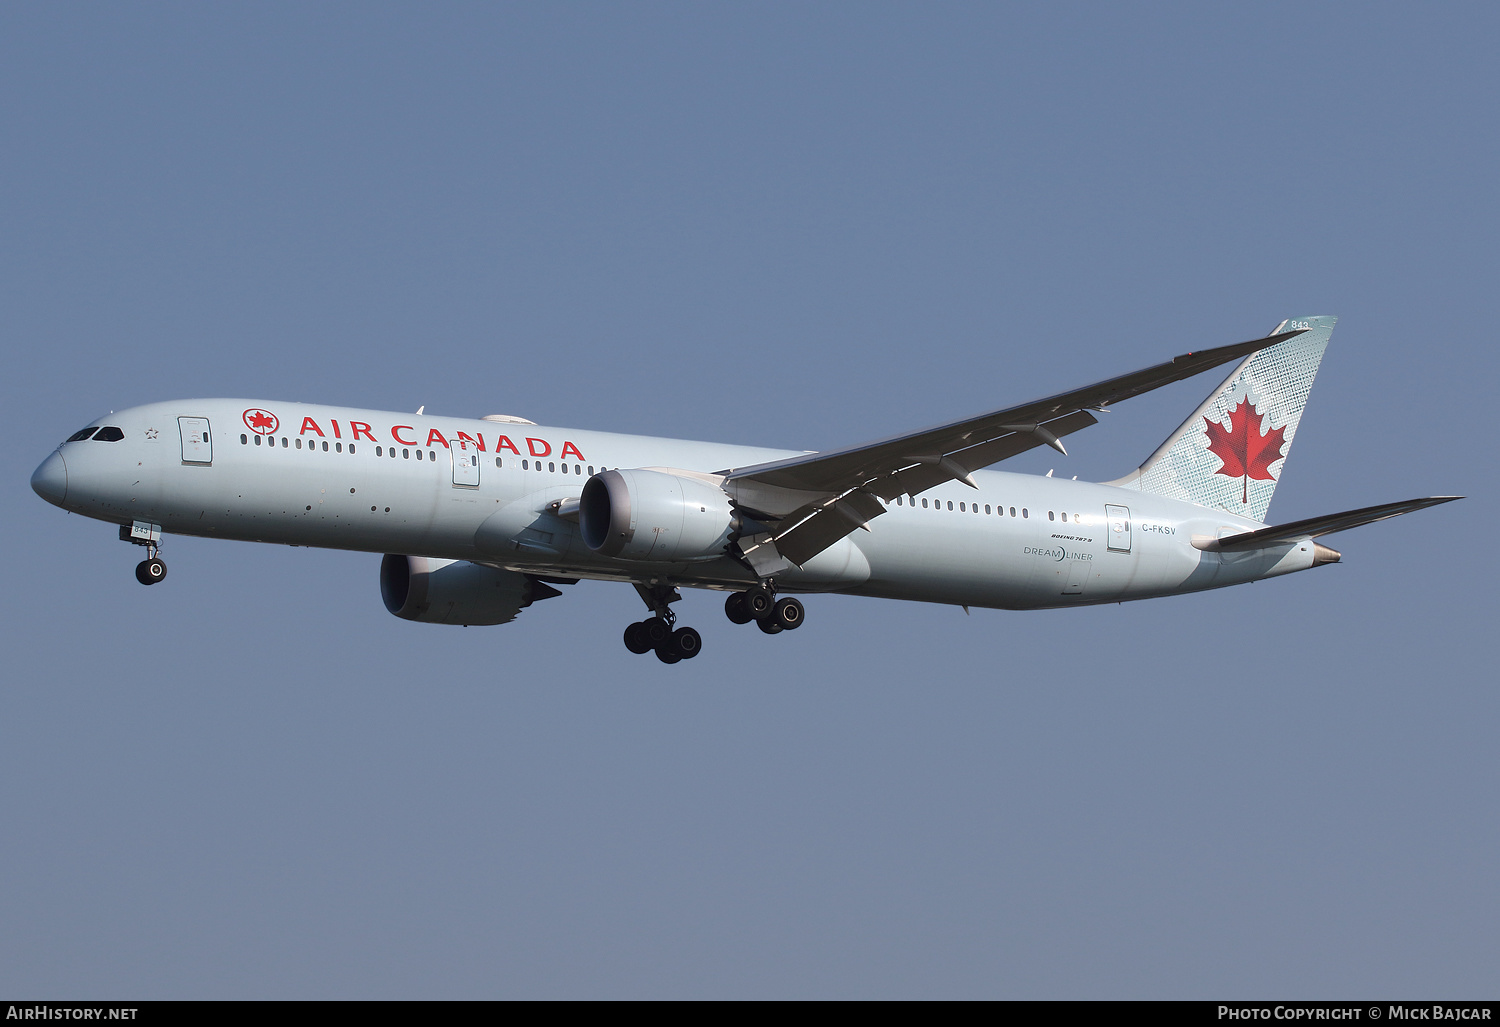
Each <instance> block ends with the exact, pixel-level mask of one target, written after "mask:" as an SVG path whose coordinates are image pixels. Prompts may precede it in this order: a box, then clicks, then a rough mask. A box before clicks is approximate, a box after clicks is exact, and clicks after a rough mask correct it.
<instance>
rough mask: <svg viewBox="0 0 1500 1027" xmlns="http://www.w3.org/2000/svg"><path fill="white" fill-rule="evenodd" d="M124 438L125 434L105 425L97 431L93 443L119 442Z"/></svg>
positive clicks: (109, 425) (112, 426)
mask: <svg viewBox="0 0 1500 1027" xmlns="http://www.w3.org/2000/svg"><path fill="white" fill-rule="evenodd" d="M124 437H125V433H124V432H122V431H121V430H120V429H118V428H116V427H115V426H114V425H112V424H106V425H105V426H104V427H103V428H100V429H99V434H98V435H95V436H94V441H95V442H119V441H120V440H121V439H123V438H124Z"/></svg>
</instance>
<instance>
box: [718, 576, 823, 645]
mask: <svg viewBox="0 0 1500 1027" xmlns="http://www.w3.org/2000/svg"><path fill="white" fill-rule="evenodd" d="M724 615H725V616H726V617H728V618H729V619H730V620H731V621H733V622H734V623H736V624H749V623H750V622H751V621H755V623H756V626H757V627H759V628H760V630H762V631H764V632H765V633H766V634H768V635H776V634H780V633H781V632H783V631H791V630H793V629H794V628H800V627H801V626H802V621H803V620H804V619H805V617H806V613H805V611H804V610H803V609H802V603H801V602H799V601H798V600H796V599H793V598H792V597H791V596H786V597H784V598H782V599H777V598H776V592H775V590H774V589H773V588H772V587H771V586H770V585H769V584H765V585H752V586H751V587H750V588H747V589H745V591H743V592H734V593H732V594H731V595H730V596H729V598H728V599H725V600H724Z"/></svg>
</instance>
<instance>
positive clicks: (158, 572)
mask: <svg viewBox="0 0 1500 1027" xmlns="http://www.w3.org/2000/svg"><path fill="white" fill-rule="evenodd" d="M120 541H121V542H129V543H132V544H133V545H137V546H145V547H146V559H144V560H142V561H141V562H140V563H138V564H136V565H135V580H136V581H139V582H140V583H141V584H142V585H154V584H156V583H157V582H158V581H160V580H161V579H163V578H165V577H166V576H167V565H166V564H165V563H163V562H162V558H161V525H159V524H148V523H147V522H145V521H136V522H135V523H133V524H122V525H120Z"/></svg>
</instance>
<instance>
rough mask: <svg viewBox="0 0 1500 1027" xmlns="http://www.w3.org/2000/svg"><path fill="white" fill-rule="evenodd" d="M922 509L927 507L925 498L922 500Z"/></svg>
mask: <svg viewBox="0 0 1500 1027" xmlns="http://www.w3.org/2000/svg"><path fill="white" fill-rule="evenodd" d="M922 509H923V510H925V509H927V500H925V499H924V500H922Z"/></svg>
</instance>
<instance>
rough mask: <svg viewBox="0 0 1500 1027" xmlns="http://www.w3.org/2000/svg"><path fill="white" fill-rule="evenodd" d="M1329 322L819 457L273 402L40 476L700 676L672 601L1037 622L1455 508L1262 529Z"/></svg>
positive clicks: (143, 576)
mask: <svg viewBox="0 0 1500 1027" xmlns="http://www.w3.org/2000/svg"><path fill="white" fill-rule="evenodd" d="M1334 321H1335V318H1332V317H1308V318H1300V319H1296V320H1290V321H1284V322H1282V323H1281V324H1280V325H1278V326H1277V328H1276V330H1275V331H1274V332H1272V333H1271V334H1270V335H1268V336H1266V337H1265V338H1263V339H1255V340H1253V341H1250V342H1243V343H1239V344H1237V345H1233V346H1221V347H1218V348H1215V349H1207V350H1202V351H1199V352H1195V353H1187V354H1184V355H1183V356H1179V357H1176V358H1174V359H1172V360H1170V361H1167V362H1166V363H1163V364H1157V365H1156V366H1154V367H1148V368H1146V369H1145V370H1142V371H1136V372H1134V373H1132V374H1126V375H1121V376H1119V377H1117V378H1111V379H1109V380H1107V381H1103V382H1099V383H1097V384H1095V385H1089V386H1085V387H1084V388H1081V389H1076V390H1074V391H1072V392H1065V393H1062V394H1060V395H1056V396H1049V397H1047V398H1046V399H1041V400H1037V401H1035V402H1031V403H1022V404H1020V405H1018V406H1012V407H1006V408H1004V409H1001V410H994V411H991V412H989V413H984V414H980V415H978V416H977V417H969V418H965V419H963V420H960V421H953V422H950V423H948V424H941V425H937V426H936V427H932V428H924V429H922V430H920V431H914V432H910V433H907V434H904V435H897V436H894V437H891V438H886V439H881V440H878V441H875V442H870V443H867V444H864V445H860V446H853V447H850V448H847V449H838V450H832V451H829V452H795V453H793V452H786V451H783V450H773V449H765V448H761V447H755V446H730V445H721V444H718V443H709V442H690V441H682V440H677V439H659V438H647V437H642V436H636V435H616V434H611V433H607V432H597V431H583V430H579V429H573V428H553V427H542V426H540V425H537V424H535V423H533V422H531V421H528V420H525V419H523V418H520V417H512V416H504V415H494V414H492V415H490V416H488V417H483V418H479V419H476V420H468V419H463V418H453V417H431V416H425V415H424V414H423V412H422V411H421V410H419V411H417V414H416V415H414V416H413V415H407V414H399V413H389V412H384V411H378V410H356V409H350V408H345V407H330V406H316V405H309V404H303V403H282V402H275V401H270V400H259V399H256V400H240V399H190V400H179V401H173V402H168V403H153V404H149V405H147V406H138V407H133V408H131V409H129V410H122V411H120V412H118V413H113V414H110V415H109V416H107V417H104V418H100V419H99V420H97V421H95V422H94V423H93V424H91V425H89V426H88V427H87V428H84V429H82V430H81V431H79V432H77V433H75V434H74V435H72V436H70V437H69V438H68V439H67V440H66V441H65V442H63V443H62V445H61V446H59V447H58V449H57V450H56V452H54V453H53V454H52V455H51V456H49V457H47V459H46V460H44V461H43V462H42V465H41V466H40V467H38V468H37V469H36V472H35V473H34V474H33V475H32V477H31V486H32V488H33V489H35V490H36V492H37V494H38V495H40V496H41V497H42V498H43V499H46V500H47V501H48V502H50V503H54V504H56V505H57V506H60V507H62V508H63V509H65V510H71V511H73V512H75V513H80V514H83V515H85V516H87V517H93V518H96V519H98V520H101V521H108V522H110V523H111V524H116V525H118V526H119V532H120V538H121V539H123V540H126V541H129V542H133V543H135V544H137V545H141V546H144V547H146V550H147V552H146V559H145V560H143V561H142V562H141V563H140V565H139V566H138V567H137V568H136V577H137V578H138V579H139V580H140V581H141V583H142V584H147V585H150V584H155V583H157V582H160V581H161V580H162V579H163V578H164V577H165V576H166V573H167V568H166V564H165V563H163V562H162V559H161V555H160V548H161V541H162V536H163V535H164V534H182V535H198V536H203V537H206V538H226V539H239V540H243V541H252V542H271V543H277V544H283V545H297V546H324V547H328V548H333V549H353V550H361V551H365V552H371V553H383V554H385V556H384V558H383V559H382V561H381V564H380V591H381V595H382V597H383V598H384V601H385V605H386V608H387V609H389V610H390V611H391V612H392V613H394V614H395V615H396V616H398V617H404V618H406V619H408V620H416V621H426V622H429V623H436V624H503V623H506V622H507V621H510V620H513V619H515V617H516V615H517V614H519V613H520V612H521V610H523V609H525V608H526V607H527V606H529V605H531V604H532V603H534V602H536V601H538V600H541V599H547V598H551V597H554V596H559V595H561V594H562V593H561V591H560V590H559V588H557V587H555V586H567V585H570V584H574V583H576V582H577V581H578V580H580V579H583V578H590V579H596V580H605V581H619V582H628V583H629V584H631V585H633V586H635V588H636V590H637V591H638V592H639V593H640V596H641V598H642V599H643V600H644V601H645V604H646V606H647V607H648V608H649V609H650V611H651V615H650V616H648V617H647V618H646V619H645V620H642V621H639V622H636V623H633V624H631V625H629V626H628V627H627V628H626V629H625V645H626V647H627V648H629V649H630V651H631V652H634V653H642V654H644V653H647V652H654V653H655V654H656V655H657V657H658V658H659V659H661V660H662V661H663V662H664V663H676V662H678V661H679V660H685V659H690V658H692V657H694V656H697V655H698V653H699V651H700V649H701V647H702V640H701V638H700V636H699V634H698V632H697V631H695V630H693V629H692V628H690V627H684V626H678V624H677V622H676V617H675V615H674V612H673V610H672V608H671V604H672V603H673V602H675V601H676V600H677V599H679V598H681V595H680V592H679V591H678V590H679V589H680V588H683V587H689V588H708V589H718V590H721V591H724V592H726V593H728V594H727V597H726V600H725V603H724V610H725V613H726V614H727V615H728V616H729V619H730V620H732V621H734V622H735V623H739V624H749V623H752V622H753V623H755V624H756V625H758V626H759V628H760V630H761V631H764V632H766V633H768V634H776V633H778V632H781V631H789V630H792V629H794V628H798V627H800V626H801V625H802V622H803V618H804V610H803V606H802V603H801V601H799V600H798V599H797V598H796V596H797V595H810V594H817V593H832V592H841V593H848V594H852V595H864V596H878V597H881V598H885V599H905V600H914V601H918V602H928V603H950V604H953V605H955V606H959V605H961V606H965V607H973V606H980V607H995V608H999V609H1006V610H1030V609H1041V608H1046V607H1065V606H1084V605H1089V604H1093V603H1117V602H1122V601H1124V600H1129V599H1148V598H1151V597H1153V596H1165V595H1177V594H1179V593H1183V592H1194V591H1197V590H1200V589H1207V588H1219V587H1221V586H1224V585H1237V584H1240V583H1241V582H1246V581H1257V580H1259V579H1261V578H1269V577H1274V576H1276V575H1279V574H1288V573H1291V572H1292V571H1301V570H1307V569H1308V568H1310V567H1317V566H1320V565H1322V564H1327V563H1333V562H1336V561H1337V560H1338V559H1339V554H1338V553H1337V552H1335V551H1334V550H1332V549H1329V548H1328V547H1326V546H1324V545H1323V544H1322V543H1320V542H1318V541H1317V539H1319V538H1321V537H1322V536H1324V535H1328V534H1331V533H1333V532H1336V531H1343V530H1345V529H1348V528H1353V527H1356V526H1358V525H1361V524H1368V523H1370V522H1372V521H1378V520H1382V519H1384V518H1387V517H1394V516H1397V515H1398V514H1403V513H1409V512H1411V511H1413V510H1419V509H1422V508H1424V507H1428V506H1434V505H1436V504H1438V503H1444V502H1448V501H1449V500H1452V499H1456V498H1459V497H1456V496H1435V497H1431V498H1425V499H1411V500H1406V501H1404V502H1399V503H1389V504H1385V505H1382V506H1375V507H1367V508H1364V509H1360V510H1349V511H1345V512H1343V513H1336V514H1330V515H1328V516H1325V517H1314V518H1310V519H1307V520H1301V521H1294V522H1292V523H1289V524H1280V525H1275V526H1267V525H1266V523H1265V520H1266V511H1267V509H1268V508H1269V506H1270V504H1271V497H1272V495H1273V494H1274V493H1275V491H1276V483H1277V481H1278V480H1279V479H1280V477H1281V471H1282V468H1283V467H1284V466H1285V462H1286V458H1287V454H1288V453H1290V451H1291V448H1292V442H1293V440H1294V439H1295V437H1296V434H1297V424H1298V422H1299V421H1300V420H1301V417H1302V411H1303V408H1304V407H1305V406H1306V404H1307V397H1308V393H1309V392H1310V390H1311V389H1312V384H1313V377H1314V376H1315V375H1316V374H1317V370H1318V365H1319V363H1320V362H1321V360H1322V358H1323V352H1324V349H1325V348H1326V347H1327V345H1328V340H1329V337H1330V336H1331V335H1332V332H1333V325H1334ZM1226 364H1233V369H1232V370H1231V371H1230V374H1229V377H1228V378H1226V379H1225V380H1224V382H1223V384H1221V385H1219V386H1218V387H1217V388H1216V389H1214V390H1213V392H1212V393H1210V395H1209V397H1208V398H1207V399H1206V400H1205V401H1204V402H1203V404H1202V405H1201V406H1199V407H1198V409H1196V410H1194V411H1193V412H1192V414H1191V415H1190V416H1189V417H1188V418H1187V420H1185V421H1184V422H1183V423H1182V426H1181V427H1179V428H1178V429H1177V430H1176V431H1175V432H1173V433H1172V434H1171V435H1170V436H1168V437H1167V439H1166V441H1165V442H1163V443H1162V444H1161V446H1160V447H1159V448H1158V449H1157V450H1156V452H1155V453H1153V454H1151V456H1150V457H1148V458H1147V459H1146V461H1145V462H1144V463H1142V464H1141V465H1140V466H1139V467H1138V468H1136V469H1135V470H1133V471H1131V472H1130V473H1128V474H1126V475H1124V476H1122V477H1120V478H1117V479H1115V480H1114V481H1108V482H1099V483H1095V482H1082V481H1064V480H1061V479H1057V478H1053V477H1051V476H1050V472H1049V475H1048V476H1046V477H1039V476H1036V475H1025V474H1014V473H1009V472H1005V471H992V470H983V468H988V467H990V466H992V465H994V464H998V463H1000V462H1001V461H1003V460H1006V459H1008V458H1009V457H1012V456H1015V455H1016V454H1018V453H1022V452H1025V451H1026V450H1028V449H1031V448H1033V447H1036V446H1051V447H1052V448H1053V449H1056V450H1057V451H1058V452H1062V453H1065V452H1066V450H1065V449H1064V446H1063V441H1062V440H1063V438H1064V437H1066V436H1068V435H1070V434H1072V433H1073V432H1076V431H1079V430H1081V429H1083V428H1087V427H1089V426H1090V425H1092V424H1095V423H1097V420H1098V419H1097V418H1096V417H1095V414H1096V413H1098V412H1100V411H1104V410H1108V409H1109V408H1110V407H1111V406H1112V405H1114V404H1116V403H1118V402H1120V401H1121V400H1125V399H1129V398H1130V397H1132V396H1138V395H1140V394H1141V393H1144V392H1149V391H1151V390H1152V389H1156V388H1160V387H1161V386H1163V385H1167V384H1170V383H1172V382H1176V381H1180V380H1182V379H1184V378H1188V377H1190V376H1192V375H1196V374H1199V373H1201V372H1204V371H1208V370H1210V369H1212V368H1216V367H1220V366H1223V365H1226Z"/></svg>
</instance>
